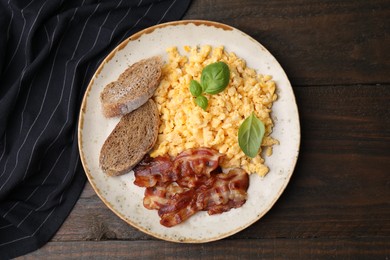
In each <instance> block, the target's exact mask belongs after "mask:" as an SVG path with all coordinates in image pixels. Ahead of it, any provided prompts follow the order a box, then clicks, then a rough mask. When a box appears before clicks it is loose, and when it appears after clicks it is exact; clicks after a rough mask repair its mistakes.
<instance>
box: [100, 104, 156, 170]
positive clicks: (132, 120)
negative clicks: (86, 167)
mask: <svg viewBox="0 0 390 260" xmlns="http://www.w3.org/2000/svg"><path fill="white" fill-rule="evenodd" d="M159 124H160V117H159V112H158V109H157V106H156V104H155V103H154V101H153V100H152V99H149V100H148V101H147V102H146V103H145V104H143V105H142V106H141V107H139V108H138V109H136V110H133V111H132V112H130V113H128V114H126V115H124V116H123V117H122V118H121V120H120V121H119V123H118V124H117V125H116V126H115V128H114V129H113V130H112V132H111V133H110V135H109V136H108V137H107V139H106V140H105V142H104V144H103V146H102V148H101V150H100V157H99V164H100V167H101V169H102V170H103V172H105V173H106V174H108V175H110V176H118V175H122V174H125V173H128V172H130V171H131V170H132V169H133V167H134V166H136V165H137V164H138V163H139V162H140V161H141V160H142V158H143V157H144V156H145V154H147V153H148V152H149V151H150V150H151V149H152V148H153V146H154V145H155V143H156V141H157V136H158V129H159Z"/></svg>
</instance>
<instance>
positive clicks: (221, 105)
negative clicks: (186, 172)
mask: <svg viewBox="0 0 390 260" xmlns="http://www.w3.org/2000/svg"><path fill="white" fill-rule="evenodd" d="M167 53H168V62H167V63H166V64H165V65H164V67H163V71H162V80H161V83H160V85H159V87H158V88H157V90H156V92H155V94H154V96H153V99H154V101H155V102H156V104H157V107H158V110H159V113H160V120H161V123H160V128H159V135H158V140H157V143H156V145H155V146H154V148H153V150H152V151H151V153H150V155H151V156H152V157H156V156H159V155H164V154H169V155H170V156H176V155H177V154H178V153H180V152H182V151H183V150H185V149H188V148H198V147H209V148H213V149H215V150H217V151H219V152H220V153H223V154H225V157H224V158H223V160H222V162H221V166H222V167H223V168H231V167H240V168H242V169H244V170H246V171H247V172H248V173H249V174H251V173H257V174H258V175H260V176H265V175H266V174H267V172H268V171H269V169H268V167H267V166H266V165H265V164H264V158H262V155H266V156H270V155H271V154H272V146H273V145H274V144H277V143H278V141H277V140H276V139H274V138H272V137H271V133H272V127H273V121H272V118H271V116H270V114H271V108H272V104H273V102H274V101H275V100H276V99H277V94H276V93H275V89H276V85H275V82H274V81H273V80H272V77H271V76H269V75H262V74H258V73H256V71H255V70H254V69H251V68H248V67H247V66H246V63H245V60H243V59H241V58H239V57H237V56H236V54H235V53H233V52H227V51H226V50H225V49H224V47H223V46H219V47H214V48H213V47H212V46H209V45H205V46H193V47H192V46H184V53H186V54H184V55H183V54H181V53H180V52H179V51H178V49H177V47H171V48H168V49H167ZM217 61H223V62H225V63H226V64H227V65H228V66H229V69H230V82H229V85H228V86H227V88H226V89H225V90H224V91H222V92H221V93H218V94H215V95H209V94H205V96H206V97H207V99H208V102H209V103H208V107H207V109H206V110H203V109H202V108H200V107H199V106H197V105H196V104H195V102H194V100H195V99H194V97H193V96H192V95H191V93H190V90H189V85H190V81H191V80H192V79H194V80H197V81H199V82H200V76H201V73H202V69H203V68H204V67H205V66H207V65H208V64H210V63H214V62H217ZM253 111H254V113H255V115H256V117H257V118H259V119H260V120H261V121H262V122H263V123H264V125H265V134H264V138H263V141H262V144H261V147H260V149H259V152H258V154H257V155H256V157H254V158H250V157H248V156H246V155H245V154H244V153H243V151H242V150H241V148H240V147H239V145H238V128H239V127H240V125H241V123H242V122H243V121H244V119H245V118H247V117H248V116H249V115H250V114H251V113H252V112H253ZM262 150H264V152H262Z"/></svg>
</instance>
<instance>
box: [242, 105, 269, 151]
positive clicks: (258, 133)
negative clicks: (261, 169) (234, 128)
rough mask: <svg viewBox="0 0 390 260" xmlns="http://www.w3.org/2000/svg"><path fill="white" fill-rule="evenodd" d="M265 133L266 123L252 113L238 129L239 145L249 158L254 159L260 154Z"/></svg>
mask: <svg viewBox="0 0 390 260" xmlns="http://www.w3.org/2000/svg"><path fill="white" fill-rule="evenodd" d="M264 133H265V127H264V123H263V122H261V121H260V120H259V119H258V118H257V117H256V116H255V114H254V113H253V112H252V114H251V115H250V116H249V117H247V118H246V119H245V120H244V121H243V122H242V124H241V126H240V128H239V129H238V145H239V146H240V148H241V150H242V151H243V152H244V153H245V154H246V155H247V156H249V157H251V158H254V157H255V156H256V155H257V153H258V152H259V148H260V145H261V142H262V141H263V137H264Z"/></svg>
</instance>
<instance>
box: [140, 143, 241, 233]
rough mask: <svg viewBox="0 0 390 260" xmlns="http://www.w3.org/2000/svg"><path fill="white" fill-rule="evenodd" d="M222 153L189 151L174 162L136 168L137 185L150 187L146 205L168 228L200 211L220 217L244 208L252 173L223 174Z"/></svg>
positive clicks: (148, 163)
mask: <svg viewBox="0 0 390 260" xmlns="http://www.w3.org/2000/svg"><path fill="white" fill-rule="evenodd" d="M222 156H223V155H222V154H220V153H218V152H217V151H215V150H213V149H209V148H197V149H189V150H186V151H184V152H182V153H180V154H179V155H178V156H177V157H176V158H175V159H174V160H173V161H171V159H170V157H169V156H160V157H156V158H154V159H151V158H149V157H147V158H145V159H144V160H143V161H142V162H141V163H140V164H139V165H138V166H137V167H136V168H135V169H134V172H135V177H136V179H135V181H134V184H136V185H138V186H141V187H146V190H145V197H144V206H145V208H147V209H155V210H157V211H158V215H159V216H160V218H161V221H160V223H161V224H162V225H164V226H166V227H172V226H175V225H177V224H179V223H181V222H183V221H185V220H187V219H188V218H189V217H191V216H192V215H194V214H195V213H196V212H198V211H202V210H204V211H207V212H208V214H209V215H213V214H220V213H223V212H226V211H229V210H230V209H232V208H238V207H241V206H242V205H243V204H244V203H245V201H246V198H247V189H248V186H249V177H248V174H247V173H246V172H245V171H244V170H242V169H239V168H234V169H231V170H230V171H229V172H228V173H226V174H225V173H222V172H221V169H220V167H219V162H220V159H221V158H222Z"/></svg>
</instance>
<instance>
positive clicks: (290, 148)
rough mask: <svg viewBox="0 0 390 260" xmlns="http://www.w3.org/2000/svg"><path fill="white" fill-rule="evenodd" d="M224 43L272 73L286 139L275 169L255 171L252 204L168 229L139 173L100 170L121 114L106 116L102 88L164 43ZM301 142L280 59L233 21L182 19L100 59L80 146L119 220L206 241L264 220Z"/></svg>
mask: <svg viewBox="0 0 390 260" xmlns="http://www.w3.org/2000/svg"><path fill="white" fill-rule="evenodd" d="M205 44H209V45H212V46H219V45H224V46H225V48H226V50H227V51H229V52H231V51H232V52H235V53H236V54H237V56H239V57H241V58H244V59H245V60H246V62H247V65H248V67H251V68H254V69H256V70H257V72H258V73H262V74H269V75H272V76H273V79H274V80H275V82H276V84H277V89H278V90H277V93H278V100H277V101H276V102H275V103H274V106H273V113H272V118H273V120H274V123H275V126H274V129H273V134H272V136H273V137H274V138H276V139H278V140H279V141H280V145H276V146H274V149H273V155H272V156H270V157H266V158H265V160H266V165H268V166H269V168H270V171H269V173H268V174H267V175H266V177H264V178H260V177H259V176H257V175H256V174H252V175H251V176H250V187H249V190H248V200H247V202H246V203H245V204H244V205H243V206H242V207H241V208H238V209H232V210H230V211H229V212H226V213H223V214H220V215H214V216H209V215H208V214H207V213H206V212H199V213H197V214H196V215H194V216H192V217H191V218H190V219H188V220H187V221H186V222H184V223H182V224H179V225H177V226H174V227H172V228H167V227H164V226H162V225H160V223H159V220H160V219H159V217H158V215H157V211H156V210H147V209H145V208H144V207H143V205H142V201H143V193H144V188H140V187H137V186H135V185H134V184H133V181H134V176H133V173H132V172H130V173H129V174H125V175H122V176H119V177H108V176H107V175H105V174H104V173H103V172H102V170H101V169H100V168H99V152H100V149H101V147H102V145H103V142H104V140H105V139H106V138H107V136H108V135H109V134H110V132H111V131H112V129H113V128H114V126H115V125H116V123H117V122H118V121H119V119H117V118H116V119H107V118H105V117H104V116H103V115H102V111H101V106H100V100H99V94H100V92H101V90H102V89H103V87H104V86H105V85H106V84H108V83H109V82H111V81H114V80H116V79H117V78H118V76H119V74H120V73H122V72H123V71H124V70H125V68H127V67H128V66H129V65H131V64H133V63H134V62H137V61H138V60H140V59H142V58H147V57H150V56H153V55H162V56H163V57H165V58H167V55H166V52H165V50H166V48H167V47H171V46H178V47H179V48H178V49H179V50H180V51H182V48H181V46H184V45H190V46H194V45H205ZM299 144H300V126H299V116H298V110H297V106H296V102H295V97H294V93H293V91H292V88H291V84H290V82H289V80H288V78H287V76H286V74H285V73H284V71H283V69H282V67H281V66H280V65H279V63H278V62H277V61H276V59H275V58H274V57H273V56H272V55H271V54H270V53H269V52H268V51H267V50H266V49H265V48H264V47H263V46H262V45H261V44H260V43H258V42H257V41H256V40H254V39H253V38H251V37H250V36H248V35H246V34H245V33H243V32H241V31H239V30H237V29H235V28H232V27H230V26H227V25H224V24H220V23H215V22H210V21H177V22H171V23H166V24H161V25H157V26H154V27H150V28H148V29H145V30H143V31H141V32H138V33H136V34H135V35H133V36H131V37H130V38H128V39H127V40H125V41H124V42H123V43H121V44H120V45H119V46H118V47H117V48H116V49H115V50H114V51H112V53H111V54H109V55H108V56H107V58H106V59H105V60H104V61H103V63H102V64H101V65H100V67H99V68H98V70H97V71H96V73H95V75H94V76H93V79H92V80H91V82H90V84H89V86H88V89H87V91H86V93H85V96H84V100H83V103H82V106H81V113H80V119H79V150H80V156H81V160H82V163H83V166H84V170H85V172H86V174H87V177H88V179H89V182H90V183H91V185H92V187H93V188H94V190H95V191H96V193H97V194H98V196H99V197H100V198H101V199H102V201H103V202H104V203H105V204H106V205H107V206H108V207H109V208H110V209H111V210H112V211H113V212H114V213H115V214H117V215H118V216H119V217H120V218H121V219H123V220H124V221H126V222H127V223H129V224H130V225H132V226H134V227H136V228H138V229H139V230H141V231H143V232H145V233H147V234H150V235H152V236H155V237H157V238H160V239H164V240H168V241H174V242H187V243H200V242H208V241H213V240H218V239H221V238H225V237H227V236H230V235H232V234H234V233H236V232H238V231H240V230H242V229H244V228H246V227H248V226H249V225H251V224H252V223H254V222H256V221H257V220H259V219H260V218H261V217H262V216H263V215H264V214H265V213H266V212H267V211H268V210H269V209H270V208H271V207H272V206H273V205H274V203H275V202H276V201H277V199H278V198H279V196H280V195H281V193H282V192H283V190H284V189H285V187H286V186H287V183H288V182H289V180H290V177H291V175H292V173H293V170H294V167H295V163H296V160H297V156H298V152H299Z"/></svg>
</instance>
